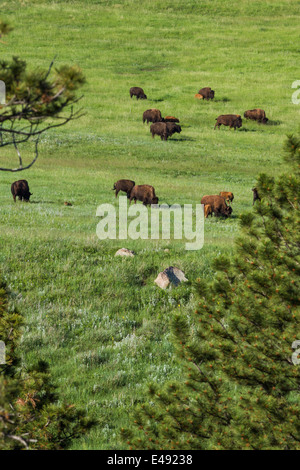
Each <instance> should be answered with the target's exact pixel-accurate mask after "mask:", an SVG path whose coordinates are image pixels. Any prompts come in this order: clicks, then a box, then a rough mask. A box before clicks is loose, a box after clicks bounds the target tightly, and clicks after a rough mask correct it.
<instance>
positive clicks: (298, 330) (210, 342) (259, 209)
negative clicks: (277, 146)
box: [122, 136, 300, 450]
mask: <svg viewBox="0 0 300 470" xmlns="http://www.w3.org/2000/svg"><path fill="white" fill-rule="evenodd" d="M285 150H286V154H285V158H286V160H287V162H288V163H289V165H290V173H289V174H288V175H282V176H281V177H280V178H279V179H278V181H275V180H274V179H273V178H270V177H269V176H267V175H265V174H262V175H260V177H259V179H258V183H257V188H258V191H259V195H260V198H261V201H258V202H256V204H255V206H254V210H253V212H251V213H248V214H246V215H243V216H242V217H241V236H240V237H239V239H238V240H237V241H236V246H235V254H234V256H233V257H232V258H231V259H229V258H226V257H225V256H221V257H219V258H218V259H216V260H215V262H214V267H215V270H216V272H217V274H216V277H215V280H214V281H213V282H212V283H208V282H204V281H202V280H200V279H199V280H198V282H197V290H198V295H199V304H198V305H197V308H196V310H195V312H194V313H193V314H192V315H186V316H185V317H184V316H182V315H178V314H177V315H176V316H175V318H174V319H173V321H172V328H173V332H174V338H175V344H176V348H177V351H178V354H179V356H180V358H181V360H182V361H183V364H184V369H185V372H184V374H185V379H184V381H183V382H182V383H173V384H169V385H168V386H167V387H165V389H163V390H160V389H159V387H157V386H153V385H151V387H150V396H149V402H148V403H147V404H145V405H143V406H141V407H140V408H139V409H138V410H137V412H136V417H135V426H133V428H132V429H130V430H123V431H122V432H123V437H124V439H126V441H127V442H128V445H129V446H130V448H134V449H181V450H183V449H189V450H190V449H226V450H230V449H236V450H237V449H255V450H259V449H264V450H266V449H269V450H271V449H272V450H275V449H283V450H284V449H288V450H292V449H298V450H299V449H300V403H299V391H300V381H299V379H300V365H297V363H295V361H293V360H292V354H293V353H294V352H295V351H294V350H293V349H292V345H293V343H294V342H295V341H296V340H300V315H299V313H300V308H299V303H300V295H299V274H300V230H299V222H300V217H299V209H300V203H299V188H300V139H299V138H298V137H296V136H289V137H288V139H287V141H286V143H285ZM296 362H297V361H296Z"/></svg>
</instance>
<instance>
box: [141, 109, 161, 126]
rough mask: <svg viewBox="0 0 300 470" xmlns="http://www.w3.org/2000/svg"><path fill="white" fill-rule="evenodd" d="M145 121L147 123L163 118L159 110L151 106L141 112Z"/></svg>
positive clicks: (159, 120)
mask: <svg viewBox="0 0 300 470" xmlns="http://www.w3.org/2000/svg"><path fill="white" fill-rule="evenodd" d="M145 121H147V124H148V123H149V122H163V121H164V120H163V118H162V115H161V112H160V110H159V109H155V108H152V109H147V111H145V112H144V113H143V122H145Z"/></svg>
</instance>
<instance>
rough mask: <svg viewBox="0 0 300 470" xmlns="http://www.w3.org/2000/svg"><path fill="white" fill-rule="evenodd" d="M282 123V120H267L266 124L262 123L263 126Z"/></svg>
mask: <svg viewBox="0 0 300 470" xmlns="http://www.w3.org/2000/svg"><path fill="white" fill-rule="evenodd" d="M280 124H282V121H270V120H269V121H268V122H267V123H266V124H263V125H264V126H280Z"/></svg>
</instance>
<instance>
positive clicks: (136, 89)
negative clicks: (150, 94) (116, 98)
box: [129, 86, 147, 100]
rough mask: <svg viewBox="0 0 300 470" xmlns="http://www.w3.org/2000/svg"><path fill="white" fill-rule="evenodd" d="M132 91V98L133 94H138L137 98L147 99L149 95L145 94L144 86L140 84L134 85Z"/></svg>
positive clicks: (130, 91)
mask: <svg viewBox="0 0 300 470" xmlns="http://www.w3.org/2000/svg"><path fill="white" fill-rule="evenodd" d="M129 93H130V98H132V97H133V96H136V99H137V100H146V99H147V95H145V93H144V90H143V88H140V87H139V86H133V87H132V88H130V90H129Z"/></svg>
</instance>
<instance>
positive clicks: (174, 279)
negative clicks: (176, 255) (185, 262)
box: [154, 266, 187, 289]
mask: <svg viewBox="0 0 300 470" xmlns="http://www.w3.org/2000/svg"><path fill="white" fill-rule="evenodd" d="M185 281H187V278H186V277H185V275H184V272H183V271H181V269H178V268H174V267H173V266H170V267H169V268H166V269H165V270H164V271H162V272H161V273H159V275H158V276H157V278H156V279H155V281H154V282H155V284H157V285H158V287H161V288H162V289H166V288H167V287H168V286H169V285H170V284H171V285H172V286H173V287H177V286H178V285H179V284H180V283H181V282H185Z"/></svg>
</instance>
